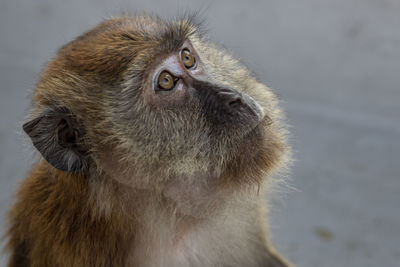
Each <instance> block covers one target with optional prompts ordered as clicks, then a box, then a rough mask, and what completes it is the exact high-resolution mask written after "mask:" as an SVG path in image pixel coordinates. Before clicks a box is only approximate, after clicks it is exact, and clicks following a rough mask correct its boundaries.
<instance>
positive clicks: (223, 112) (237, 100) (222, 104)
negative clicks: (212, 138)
mask: <svg viewBox="0 0 400 267" xmlns="http://www.w3.org/2000/svg"><path fill="white" fill-rule="evenodd" d="M191 83H192V87H193V88H194V89H195V90H194V91H195V92H196V94H197V95H198V98H199V99H200V101H201V103H202V106H203V109H204V113H205V114H206V116H207V119H208V120H209V121H211V122H213V123H215V124H219V125H221V124H227V123H229V124H232V126H234V127H235V126H236V127H240V126H244V127H250V128H251V127H254V126H256V125H257V124H258V123H259V122H260V121H261V120H262V119H263V118H264V116H265V114H264V111H263V109H262V107H261V106H260V104H258V103H257V101H255V100H254V99H253V98H252V97H251V96H249V95H247V94H245V93H243V92H240V91H238V90H236V89H235V88H233V87H229V86H225V85H221V84H218V83H215V82H213V81H210V80H209V79H206V78H201V79H199V78H197V77H196V78H193V79H192V81H191Z"/></svg>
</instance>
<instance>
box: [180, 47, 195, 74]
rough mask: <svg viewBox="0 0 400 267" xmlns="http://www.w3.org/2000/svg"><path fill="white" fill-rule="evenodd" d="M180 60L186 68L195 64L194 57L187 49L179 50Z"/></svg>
mask: <svg viewBox="0 0 400 267" xmlns="http://www.w3.org/2000/svg"><path fill="white" fill-rule="evenodd" d="M181 60H182V62H183V65H185V67H186V68H187V69H190V68H193V67H194V66H195V65H196V59H195V58H194V56H193V55H192V53H190V51H189V50H187V49H183V50H182V52H181Z"/></svg>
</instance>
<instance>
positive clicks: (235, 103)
mask: <svg viewBox="0 0 400 267" xmlns="http://www.w3.org/2000/svg"><path fill="white" fill-rule="evenodd" d="M218 95H219V97H220V100H221V101H222V102H223V103H224V104H225V105H227V106H228V107H229V108H238V107H239V106H240V105H241V104H242V97H241V96H240V95H239V94H238V93H236V92H232V91H225V90H224V91H220V92H218Z"/></svg>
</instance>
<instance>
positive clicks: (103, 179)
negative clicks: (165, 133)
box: [90, 173, 238, 220]
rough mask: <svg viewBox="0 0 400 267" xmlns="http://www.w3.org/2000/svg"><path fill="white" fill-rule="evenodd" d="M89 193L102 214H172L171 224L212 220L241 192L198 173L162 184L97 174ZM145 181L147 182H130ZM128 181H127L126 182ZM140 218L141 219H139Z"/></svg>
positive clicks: (134, 215) (169, 179) (133, 215)
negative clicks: (189, 219)
mask: <svg viewBox="0 0 400 267" xmlns="http://www.w3.org/2000/svg"><path fill="white" fill-rule="evenodd" d="M90 180H91V181H92V182H91V183H90V192H91V194H92V195H93V198H95V199H97V200H96V201H95V203H96V206H97V209H98V210H99V211H100V212H103V213H104V212H105V213H109V212H110V210H112V209H121V210H122V211H123V212H124V214H126V216H128V217H135V218H138V214H144V213H145V212H144V211H146V212H155V211H157V212H162V213H169V215H168V216H167V217H169V218H171V220H182V219H185V220H186V219H188V218H193V219H199V220H201V219H203V218H209V217H210V216H213V215H214V214H215V213H217V212H218V211H220V210H221V209H224V207H226V205H227V204H228V203H229V202H232V199H235V198H234V197H232V195H235V194H238V189H237V188H236V189H234V188H229V187H226V186H225V187H224V186H221V185H219V182H218V177H214V176H210V175H209V174H206V173H204V174H199V173H196V174H195V175H194V176H191V177H188V176H183V175H180V176H179V177H178V176H176V177H169V178H168V179H160V180H159V181H161V180H163V182H157V183H156V182H151V181H150V182H149V181H148V180H147V182H145V183H141V184H137V183H127V182H121V179H119V177H113V176H111V175H108V174H104V173H103V174H102V175H100V174H97V176H94V177H93V178H91V179H90ZM130 180H131V181H138V180H139V181H140V180H142V181H143V180H146V179H145V178H143V179H139V178H138V177H135V179H132V178H131V179H130ZM124 181H126V179H124ZM139 217H140V216H139Z"/></svg>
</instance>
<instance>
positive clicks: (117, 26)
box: [60, 16, 197, 75]
mask: <svg viewBox="0 0 400 267" xmlns="http://www.w3.org/2000/svg"><path fill="white" fill-rule="evenodd" d="M196 28H197V27H196V25H195V24H194V23H193V21H192V20H191V19H190V18H185V19H182V20H177V21H164V20H161V19H159V18H155V17H151V16H140V17H123V18H117V19H111V20H107V21H105V22H103V23H101V24H99V25H98V26H97V27H95V28H94V29H92V30H90V31H88V32H87V33H85V34H83V35H81V36H80V37H78V38H77V39H76V40H74V41H72V42H70V43H69V44H67V45H66V46H64V47H63V48H62V49H61V50H60V54H61V56H62V57H64V59H65V60H66V61H67V62H68V66H73V67H75V68H78V69H79V70H80V71H91V72H94V71H96V70H97V71H99V72H101V74H103V75H104V74H107V72H110V71H112V73H113V74H115V73H116V71H118V70H115V69H113V68H110V67H111V66H112V65H113V64H112V63H115V64H116V65H117V66H120V67H119V68H120V69H124V67H126V66H127V64H128V63H129V62H131V61H133V60H134V59H135V58H136V57H137V56H146V55H147V56H148V57H149V58H151V57H154V56H155V55H157V54H161V53H169V52H172V51H174V50H177V49H179V47H180V46H181V45H182V44H183V42H184V41H185V40H186V39H188V38H190V36H191V35H193V34H194V33H195V32H196Z"/></svg>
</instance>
